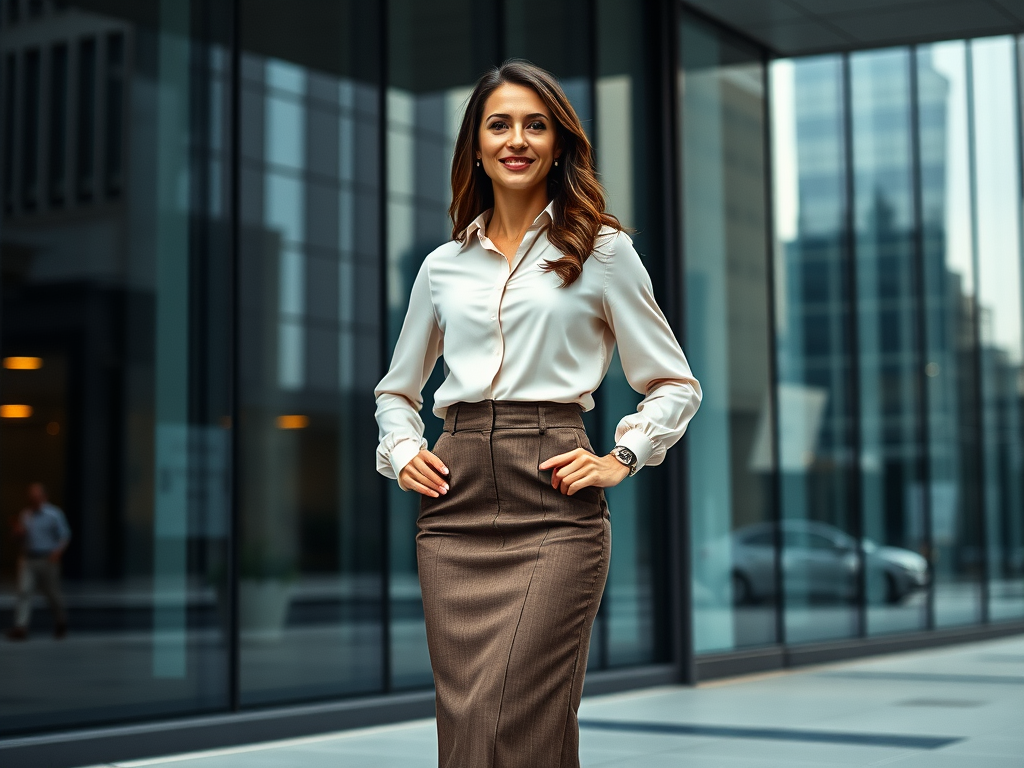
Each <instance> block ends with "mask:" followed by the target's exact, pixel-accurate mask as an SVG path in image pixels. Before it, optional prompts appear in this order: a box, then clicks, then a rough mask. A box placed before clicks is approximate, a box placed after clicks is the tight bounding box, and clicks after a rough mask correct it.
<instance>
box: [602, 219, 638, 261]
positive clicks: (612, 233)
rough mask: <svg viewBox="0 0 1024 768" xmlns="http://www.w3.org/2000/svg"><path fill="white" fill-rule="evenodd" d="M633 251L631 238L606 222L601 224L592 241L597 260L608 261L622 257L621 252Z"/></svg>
mask: <svg viewBox="0 0 1024 768" xmlns="http://www.w3.org/2000/svg"><path fill="white" fill-rule="evenodd" d="M630 252H632V253H635V252H636V251H635V250H634V249H633V238H631V237H630V236H629V235H628V234H626V233H625V232H623V231H622V230H621V229H616V228H615V227H611V226H609V225H607V224H602V225H601V229H600V230H598V233H597V238H596V239H595V241H594V253H593V255H594V256H595V257H597V259H598V260H599V261H603V262H605V263H610V262H611V261H612V260H613V259H615V258H616V256H618V258H620V259H621V258H623V255H622V254H629V253H630Z"/></svg>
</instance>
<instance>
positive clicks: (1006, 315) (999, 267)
mask: <svg viewBox="0 0 1024 768" xmlns="http://www.w3.org/2000/svg"><path fill="white" fill-rule="evenodd" d="M1013 52H1014V46H1013V39H1012V38H1010V37H999V38H990V39H987V40H977V41H975V42H974V43H972V59H973V61H972V64H973V69H974V72H973V75H974V77H973V86H974V131H975V163H976V170H975V173H976V174H977V179H976V182H977V183H976V189H977V195H978V205H977V211H978V265H979V268H978V298H979V302H980V304H981V305H982V307H983V308H984V309H987V310H989V311H990V312H991V313H992V322H991V324H988V323H984V324H983V325H982V332H983V333H985V330H986V329H987V330H988V333H985V337H984V338H983V341H984V342H987V343H992V344H995V345H996V346H999V347H1001V348H1003V349H1004V350H1005V351H1006V352H1007V353H1008V354H1009V355H1010V361H1011V362H1012V363H1019V362H1020V359H1021V348H1020V345H1021V317H1020V290H1021V283H1020V250H1019V248H1020V219H1019V216H1020V202H1021V201H1020V193H1019V189H1018V185H1019V181H1020V179H1019V174H1020V158H1019V155H1018V151H1017V128H1016V106H1017V99H1016V98H1015V93H1014V62H1013Z"/></svg>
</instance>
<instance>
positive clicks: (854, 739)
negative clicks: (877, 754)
mask: <svg viewBox="0 0 1024 768" xmlns="http://www.w3.org/2000/svg"><path fill="white" fill-rule="evenodd" d="M580 728H592V729H595V730H604V731H632V732H635V733H658V734H666V735H672V736H711V737H713V738H720V739H761V740H769V741H802V742H812V743H820V744H852V745H856V746H867V747H899V748H903V749H940V748H942V747H948V746H949V745H951V744H956V743H957V742H959V741H963V737H960V736H948V737H946V736H904V735H901V734H890V733H849V732H845V731H812V730H801V729H795V728H743V727H735V726H721V725H689V724H686V723H650V722H634V721H630V720H580Z"/></svg>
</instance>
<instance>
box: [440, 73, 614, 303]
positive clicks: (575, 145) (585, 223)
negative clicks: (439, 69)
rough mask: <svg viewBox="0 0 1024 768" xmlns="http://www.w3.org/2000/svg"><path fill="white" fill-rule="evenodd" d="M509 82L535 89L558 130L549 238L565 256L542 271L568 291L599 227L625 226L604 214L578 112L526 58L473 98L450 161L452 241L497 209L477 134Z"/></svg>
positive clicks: (485, 79)
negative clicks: (494, 97)
mask: <svg viewBox="0 0 1024 768" xmlns="http://www.w3.org/2000/svg"><path fill="white" fill-rule="evenodd" d="M505 83H513V84H515V85H523V86H526V87H527V88H532V89H533V90H534V91H535V92H536V93H537V95H538V96H540V98H541V100H542V101H543V102H544V103H545V104H546V105H547V108H548V109H549V110H551V116H552V118H553V119H554V121H555V123H556V124H557V126H558V129H557V136H558V138H559V140H560V141H561V145H562V154H561V156H560V157H559V158H558V159H559V164H558V166H553V167H552V168H551V171H550V172H549V173H548V198H549V199H553V200H554V202H555V205H554V216H553V217H552V219H553V221H552V223H551V228H550V230H548V239H549V240H550V241H551V244H552V245H554V246H555V248H557V249H558V250H559V251H561V253H562V254H563V256H562V258H560V259H556V260H554V261H551V260H547V261H545V263H544V267H543V269H545V270H546V271H553V272H555V273H557V274H558V276H559V277H560V278H561V280H562V287H563V288H564V287H565V286H567V285H571V284H572V283H573V282H574V281H575V280H576V278H578V277H579V276H580V274H581V273H582V272H583V262H584V261H586V260H587V257H588V256H589V255H590V254H591V253H592V252H593V251H594V249H595V247H596V243H597V236H598V233H599V232H600V230H601V225H602V224H607V225H608V226H610V227H612V228H613V229H615V230H617V231H624V230H625V227H623V226H622V224H621V223H619V220H618V219H617V218H615V217H614V216H613V215H611V214H610V213H605V210H604V205H605V200H604V190H603V189H602V188H601V182H599V181H598V180H597V174H596V172H595V170H594V151H593V148H592V147H591V146H590V140H589V139H588V138H587V134H586V133H585V132H584V131H583V126H582V124H581V123H580V119H579V117H578V116H577V115H576V110H574V109H573V108H572V104H570V103H569V99H568V98H567V97H566V95H565V92H564V91H563V90H562V87H561V86H560V85H559V84H558V81H557V80H556V79H555V78H554V76H553V75H552V74H551V73H550V72H548V71H546V70H544V69H541V68H540V67H538V66H537V65H535V64H531V63H530V62H528V61H526V60H525V59H508V60H507V61H505V63H503V64H502V65H501V66H500V67H494V68H493V69H491V70H489V71H488V72H486V73H485V74H484V75H483V76H482V77H481V78H480V80H479V81H477V84H476V87H475V88H474V89H473V93H472V95H471V96H470V97H469V103H468V104H467V106H466V113H465V115H463V118H462V126H461V127H460V128H459V135H458V138H457V139H456V140H455V155H454V157H453V159H452V204H451V206H450V207H449V208H448V215H449V216H450V217H451V219H452V238H453V239H455V240H458V241H459V242H460V243H461V242H464V240H465V237H466V234H465V232H466V227H468V226H469V225H470V223H471V222H472V221H473V219H475V218H476V217H477V216H479V215H480V214H481V213H482V212H483V211H486V210H487V209H488V208H490V207H492V206H493V205H494V187H493V185H492V182H491V179H490V177H489V176H488V175H487V174H486V173H485V172H484V169H483V166H479V167H478V166H477V165H476V149H477V136H478V134H479V131H480V122H481V120H482V118H483V111H484V104H485V102H486V101H487V97H488V96H490V95H491V93H492V92H494V90H495V89H496V88H498V86H501V85H504V84H505Z"/></svg>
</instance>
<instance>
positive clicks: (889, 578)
mask: <svg viewBox="0 0 1024 768" xmlns="http://www.w3.org/2000/svg"><path fill="white" fill-rule="evenodd" d="M902 600H903V591H902V590H901V589H900V588H899V585H898V584H897V583H896V579H895V578H894V577H893V575H892V574H891V573H887V574H885V602H887V603H888V604H889V605H899V603H900V602H902Z"/></svg>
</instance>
